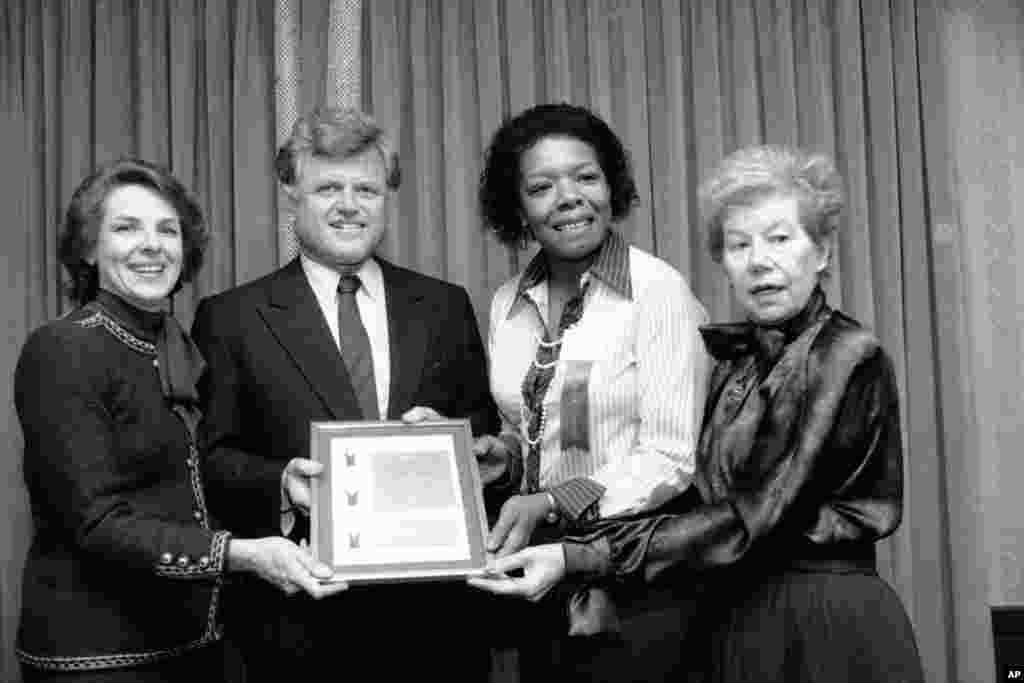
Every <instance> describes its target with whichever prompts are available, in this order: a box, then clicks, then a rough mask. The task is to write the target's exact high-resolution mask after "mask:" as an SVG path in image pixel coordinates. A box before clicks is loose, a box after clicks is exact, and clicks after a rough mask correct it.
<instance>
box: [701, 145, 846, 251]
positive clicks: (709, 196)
mask: <svg viewBox="0 0 1024 683" xmlns="http://www.w3.org/2000/svg"><path fill="white" fill-rule="evenodd" d="M842 185H843V179H842V176H840V175H839V172H838V171H837V170H836V167H835V164H834V163H833V162H832V159H830V158H829V157H828V156H826V155H824V154H812V153H809V152H805V151H803V150H801V149H798V148H796V147H791V146H786V145H753V146H750V147H743V148H741V149H738V150H736V151H735V152H733V153H732V154H730V155H729V156H727V157H725V159H723V160H722V161H721V163H720V164H719V165H718V168H716V169H715V170H714V171H713V172H712V173H711V175H710V176H709V177H708V178H707V179H706V180H705V181H704V182H703V183H702V184H701V186H700V188H699V190H698V192H697V196H698V199H699V203H700V214H701V222H702V223H703V225H704V229H705V230H706V231H707V236H708V248H709V249H710V251H711V258H712V259H714V260H715V262H721V260H722V248H723V245H724V240H725V237H724V235H723V224H724V223H725V220H726V219H727V218H728V216H729V212H730V211H732V210H733V209H735V208H738V207H750V206H753V205H755V204H756V203H757V202H758V201H760V200H762V199H764V198H766V197H773V196H790V197H794V198H795V199H796V200H797V206H798V207H799V211H800V223H801V225H802V226H803V229H804V230H806V231H807V235H808V236H809V237H810V238H811V239H812V240H814V243H815V244H817V245H819V246H822V245H824V244H825V243H826V242H827V241H828V240H829V239H831V237H832V235H833V234H834V233H835V232H836V230H837V229H838V228H839V214H840V212H841V211H842V210H843V206H844V198H843V188H842Z"/></svg>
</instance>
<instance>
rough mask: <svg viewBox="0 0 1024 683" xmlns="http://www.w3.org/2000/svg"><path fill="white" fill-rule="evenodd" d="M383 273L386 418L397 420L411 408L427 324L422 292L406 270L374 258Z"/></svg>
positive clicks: (420, 373) (418, 376) (423, 354)
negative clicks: (387, 377) (388, 369)
mask: <svg viewBox="0 0 1024 683" xmlns="http://www.w3.org/2000/svg"><path fill="white" fill-rule="evenodd" d="M377 260H378V262H379V263H380V268H381V272H382V273H383V275H384V291H385V296H386V297H387V308H388V346H389V348H390V356H391V387H390V390H389V398H388V418H389V419H398V418H399V417H400V416H401V410H402V409H403V408H406V407H411V401H412V399H413V396H414V394H415V392H416V389H417V388H419V383H420V376H421V375H422V373H423V361H424V359H425V358H426V352H427V326H426V324H425V323H424V316H425V315H427V314H428V311H425V310H424V303H423V300H424V297H423V293H422V292H420V291H417V290H416V288H415V287H414V286H413V284H412V283H411V282H410V281H409V277H408V275H407V274H406V273H405V271H403V270H401V269H399V268H396V267H395V266H393V265H391V264H390V263H388V262H387V261H385V260H383V259H377Z"/></svg>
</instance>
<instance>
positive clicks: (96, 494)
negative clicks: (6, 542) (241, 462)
mask: <svg viewBox="0 0 1024 683" xmlns="http://www.w3.org/2000/svg"><path fill="white" fill-rule="evenodd" d="M162 324H163V316H162V315H161V314H159V313H147V312H144V311H140V310H138V309H135V308H133V307H131V306H129V305H127V304H126V303H124V302H123V301H121V300H120V299H118V298H116V297H114V296H113V295H110V294H108V293H106V292H101V293H100V297H99V298H98V300H97V301H96V302H93V303H92V304H89V305H87V306H85V307H83V308H81V309H78V310H77V311H75V312H73V313H71V314H70V315H68V316H67V317H65V318H63V319H61V320H57V321H55V322H52V323H50V324H48V325H45V326H43V327H41V328H39V329H38V330H36V331H35V332H34V333H33V334H32V335H31V336H30V337H29V339H28V341H27V342H26V343H25V346H24V348H23V349H22V352H21V357H20V359H19V362H18V367H17V371H16V374H15V403H16V406H17V410H18V417H19V418H20V420H21V426H22V431H23V433H24V438H25V454H24V471H25V481H26V483H27V485H28V491H29V498H30V502H31V506H32V516H33V522H34V526H35V530H34V536H33V539H32V544H31V548H30V549H29V554H28V559H27V561H26V564H25V574H24V582H23V588H22V596H23V597H22V614H21V624H20V630H19V634H18V656H19V657H20V658H21V660H22V661H24V662H26V663H28V664H31V665H33V666H36V667H40V668H44V669H51V670H59V671H77V670H86V669H102V668H109V667H122V666H132V665H138V664H148V663H153V662H157V661H160V660H163V659H166V658H168V657H172V656H174V655H176V654H180V653H183V652H186V651H189V650H191V649H194V648H196V647H200V646H202V645H205V644H206V643H209V642H212V641H214V640H217V639H219V638H220V630H221V629H220V625H219V621H218V608H217V604H218V597H219V592H220V585H221V577H222V573H223V570H224V559H225V550H226V547H227V541H228V538H229V536H228V534H227V533H226V532H222V531H221V532H215V531H212V530H211V529H210V524H209V519H208V516H207V512H206V505H205V502H204V499H203V494H202V488H201V480H200V474H199V466H198V455H197V452H196V447H195V443H194V437H193V429H194V420H193V419H192V417H193V416H192V415H190V411H188V410H187V409H185V407H183V406H182V405H181V404H180V403H178V402H173V401H171V400H170V399H168V398H165V395H164V394H165V391H164V389H162V383H161V375H162V374H165V373H161V372H159V361H158V355H159V354H158V347H159V346H160V344H159V343H158V342H159V340H160V339H161V337H160V335H161V332H162Z"/></svg>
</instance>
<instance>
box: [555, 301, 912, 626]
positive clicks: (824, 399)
mask: <svg viewBox="0 0 1024 683" xmlns="http://www.w3.org/2000/svg"><path fill="white" fill-rule="evenodd" d="M702 333H703V335H704V338H705V342H706V343H707V345H708V348H709V351H710V352H711V353H712V355H713V356H714V357H715V358H716V360H717V364H716V368H715V372H714V374H713V376H712V380H711V384H710V387H709V393H708V404H707V410H706V413H705V422H704V427H703V429H702V434H701V441H700V445H699V449H698V460H697V472H696V475H695V479H694V484H695V486H696V488H697V490H698V491H699V493H700V499H701V501H699V502H697V503H696V505H694V506H692V508H691V509H689V510H688V511H685V512H683V513H682V514H674V515H667V514H661V515H658V514H655V515H648V516H646V517H642V518H634V519H628V520H625V519H624V520H616V521H609V522H607V523H606V524H604V525H602V527H601V528H599V529H598V530H596V531H595V532H593V533H591V534H588V535H587V536H584V537H580V538H576V539H572V542H570V543H568V544H566V546H565V548H566V560H567V564H568V568H569V570H570V571H571V572H574V573H576V574H578V575H580V576H583V577H585V578H586V579H588V580H594V581H607V580H612V581H613V582H616V581H630V580H640V579H642V580H645V581H654V580H656V579H657V578H659V577H661V576H663V575H665V574H666V572H668V570H670V569H675V570H679V569H683V570H686V569H689V570H702V569H709V568H715V567H725V566H734V567H735V566H737V565H744V566H748V567H750V569H751V570H752V571H754V572H758V571H771V570H772V568H773V567H776V568H778V567H785V566H793V565H796V566H799V565H801V564H804V563H808V564H812V565H813V566H814V567H816V568H824V569H826V570H827V569H828V567H829V564H830V563H831V562H833V561H834V562H835V567H837V568H839V570H846V569H849V568H850V566H851V565H852V566H861V567H865V568H869V569H870V568H871V567H873V563H874V543H875V542H876V541H878V540H879V539H881V538H883V537H885V536H887V535H889V534H891V533H892V532H893V531H894V530H895V529H896V527H897V526H898V525H899V523H900V519H901V510H902V484H903V479H902V446H901V437H900V422H899V406H898V394H897V387H896V380H895V376H894V374H893V370H892V364H891V361H890V360H889V358H888V357H887V356H886V354H885V352H884V351H883V350H882V349H881V347H880V346H879V344H878V341H877V339H876V338H875V337H874V335H873V334H871V333H870V332H868V331H867V330H865V329H863V328H862V327H861V326H860V325H859V324H858V323H857V322H856V321H854V320H852V319H851V318H849V317H847V316H845V315H843V314H842V313H839V312H838V311H833V310H832V309H830V308H829V307H828V306H827V305H826V304H825V302H824V296H823V295H822V294H821V292H820V290H819V291H817V292H816V293H815V295H814V297H813V298H812V301H811V302H810V304H809V305H808V308H807V309H805V311H804V313H802V314H801V315H800V316H798V318H797V319H796V320H794V321H793V322H792V323H791V324H789V325H788V329H785V330H771V329H761V328H757V327H755V326H753V325H750V324H731V325H710V326H707V327H705V328H703V329H702ZM576 607H577V608H580V607H581V605H580V604H577V605H576ZM582 607H585V605H582ZM585 611H586V610H585V609H584V612H585ZM574 617H575V618H576V619H577V620H579V619H587V618H593V617H594V615H593V614H590V615H587V614H584V613H579V612H577V613H576V614H574ZM592 627H593V625H591V628H592ZM584 630H586V629H584Z"/></svg>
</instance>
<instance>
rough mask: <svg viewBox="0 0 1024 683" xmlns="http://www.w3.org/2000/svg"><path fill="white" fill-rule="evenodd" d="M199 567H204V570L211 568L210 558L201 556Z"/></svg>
mask: <svg viewBox="0 0 1024 683" xmlns="http://www.w3.org/2000/svg"><path fill="white" fill-rule="evenodd" d="M199 566H200V567H202V568H203V569H206V568H207V567H209V566H210V558H208V557H207V556H206V555H200V556H199Z"/></svg>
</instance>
